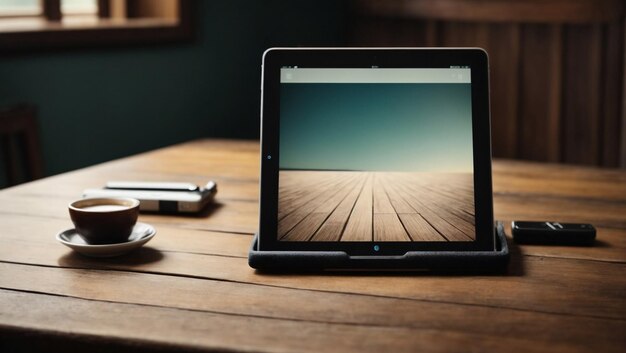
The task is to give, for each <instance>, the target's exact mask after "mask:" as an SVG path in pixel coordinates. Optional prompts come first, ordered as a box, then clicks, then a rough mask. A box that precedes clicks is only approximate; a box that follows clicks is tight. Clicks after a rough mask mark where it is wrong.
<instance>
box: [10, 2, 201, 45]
mask: <svg viewBox="0 0 626 353" xmlns="http://www.w3.org/2000/svg"><path fill="white" fill-rule="evenodd" d="M42 1H43V2H42V4H43V16H39V17H38V18H37V19H33V20H34V21H37V20H38V21H41V22H40V24H39V26H37V28H32V29H31V28H28V29H25V30H15V31H0V52H5V53H11V52H23V51H41V50H49V49H61V48H88V47H102V46H124V45H131V44H155V43H167V42H170V43H171V42H184V41H190V40H191V39H192V38H193V24H192V22H193V21H192V13H193V11H192V6H193V1H191V0H177V1H178V6H179V9H178V18H177V19H176V20H172V19H165V18H137V17H135V16H129V18H126V19H124V20H122V21H120V20H116V21H113V20H111V19H109V17H110V7H109V1H107V0H98V19H94V21H93V23H90V24H81V25H79V26H73V25H68V24H64V23H62V21H61V18H62V14H61V1H60V0H42ZM128 1H133V0H128ZM73 16H74V15H69V16H68V17H70V18H71V17H73ZM32 17H34V16H29V18H32Z"/></svg>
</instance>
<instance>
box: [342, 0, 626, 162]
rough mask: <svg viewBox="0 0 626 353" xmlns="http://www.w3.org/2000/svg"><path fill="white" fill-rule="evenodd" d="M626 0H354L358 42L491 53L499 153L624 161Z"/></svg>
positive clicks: (353, 34) (354, 36) (551, 158)
mask: <svg viewBox="0 0 626 353" xmlns="http://www.w3.org/2000/svg"><path fill="white" fill-rule="evenodd" d="M625 7H626V5H625V2H624V1H623V0H571V1H562V0H385V1H378V0H355V1H352V14H353V16H352V18H353V20H354V21H353V23H352V25H351V28H352V32H351V34H350V36H351V41H352V44H353V45H359V46H478V47H482V48H485V49H486V50H487V52H488V53H489V60H490V68H491V110H492V137H493V153H494V156H495V157H505V158H518V159H529V160H539V161H550V162H567V163H577V164H589V165H601V166H609V167H617V166H621V167H622V168H624V167H626V115H625V114H624V110H625V108H624V81H625V80H624V58H625V51H624V32H625V27H624V12H625Z"/></svg>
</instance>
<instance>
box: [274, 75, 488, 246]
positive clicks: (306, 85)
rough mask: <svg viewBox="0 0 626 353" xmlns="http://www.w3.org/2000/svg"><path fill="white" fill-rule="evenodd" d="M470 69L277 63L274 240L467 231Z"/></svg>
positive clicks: (414, 237) (397, 237) (442, 236)
mask: <svg viewBox="0 0 626 353" xmlns="http://www.w3.org/2000/svg"><path fill="white" fill-rule="evenodd" d="M471 76H472V75H471V70H470V68H469V67H464V66H452V67H449V68H377V67H372V68H298V67H297V66H284V67H282V68H281V69H280V106H279V115H280V122H279V134H278V135H279V154H278V156H279V157H278V158H279V160H278V165H279V172H278V215H277V217H278V220H277V221H278V222H277V225H278V227H277V228H278V229H277V240H279V241H281V242H377V243H378V242H472V241H474V240H475V239H476V230H475V208H474V176H473V171H474V165H473V141H472V87H471V85H472V82H471Z"/></svg>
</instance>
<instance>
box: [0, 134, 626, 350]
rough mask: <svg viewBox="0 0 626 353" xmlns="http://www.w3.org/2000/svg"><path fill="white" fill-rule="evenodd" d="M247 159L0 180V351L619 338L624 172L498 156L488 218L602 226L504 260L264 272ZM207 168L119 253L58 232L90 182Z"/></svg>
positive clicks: (365, 346) (177, 155)
mask: <svg viewBox="0 0 626 353" xmlns="http://www.w3.org/2000/svg"><path fill="white" fill-rule="evenodd" d="M258 167H259V165H258V143H257V142H252V141H224V140H202V141H194V142H190V143H186V144H181V145H177V146H173V147H170V148H165V149H161V150H157V151H153V152H149V153H145V154H141V155H137V156H134V157H129V158H124V159H121V160H117V161H113V162H109V163H104V164H101V165H97V166H94V167H90V168H86V169H82V170H78V171H74V172H70V173H65V174H62V175H58V176H54V177H50V178H46V179H43V180H39V181H36V182H32V183H29V184H25V185H21V186H18V187H14V188H11V189H7V190H4V191H2V192H0V224H1V226H0V332H1V333H0V351H2V352H5V351H7V352H8V351H11V350H12V349H15V348H16V347H17V348H22V349H23V350H24V351H29V350H36V349H41V350H45V351H51V350H54V348H57V349H58V350H61V349H67V348H75V349H78V350H84V351H87V350H91V351H94V349H95V350H96V351H109V350H110V351H113V350H115V349H119V348H124V347H126V348H131V349H133V350H137V349H138V348H143V349H146V350H154V349H163V350H169V349H171V350H173V351H182V350H186V349H190V350H191V349H206V350H228V351H264V352H265V351H267V352H294V351H308V352H326V351H337V352H345V351H360V352H367V351H369V352H430V351H433V352H440V351H449V352H460V351H483V352H498V351H500V352H505V351H506V352H515V351H537V352H547V351H550V352H560V351H572V352H578V351H589V352H624V351H625V350H626V276H625V275H626V271H625V270H626V265H625V263H626V172H623V171H616V170H602V169H594V168H582V167H572V166H562V165H547V164H536V163H524V162H512V161H496V162H494V192H495V196H494V198H495V212H496V217H497V219H500V220H503V221H506V222H507V223H509V222H510V221H511V220H512V219H552V220H560V221H564V222H568V221H572V222H591V223H593V224H595V225H596V227H597V228H598V241H597V244H596V245H595V246H593V247H561V246H550V247H548V246H517V245H515V244H514V243H512V242H510V246H511V248H512V258H511V264H510V269H509V273H508V275H506V276H441V275H437V276H435V275H424V274H422V275H387V274H386V275H352V276H347V275H336V274H335V275H268V274H259V273H255V271H254V270H252V269H251V268H250V267H248V264H247V258H246V256H247V252H248V247H249V245H250V241H251V239H252V234H253V232H254V231H255V230H256V228H257V223H258V220H257V214H258V203H257V201H258V189H257V188H258V186H257V183H258ZM209 178H212V179H214V180H216V181H217V183H218V185H219V192H218V195H217V203H216V204H215V205H214V206H213V207H212V208H211V209H210V210H209V211H208V212H206V213H205V214H204V215H202V216H199V217H182V216H159V215H141V216H140V220H141V221H143V222H148V223H150V224H153V225H154V226H155V227H156V228H157V230H158V234H157V236H156V237H155V238H154V239H153V240H152V241H151V242H150V243H148V244H147V246H146V247H144V248H141V249H139V250H138V251H136V252H134V253H132V254H130V255H126V256H123V257H119V258H114V259H108V260H96V259H90V258H86V257H83V256H81V255H78V254H75V253H73V252H72V251H70V250H69V249H68V248H66V247H64V246H63V245H61V244H59V243H57V242H56V240H55V239H54V235H55V233H56V232H57V231H59V230H61V229H63V228H66V227H69V226H71V223H70V220H69V218H68V214H67V209H66V208H67V204H68V203H69V202H70V201H71V200H73V199H76V198H79V197H80V195H81V191H82V190H83V189H85V188H89V187H99V186H102V185H103V184H104V183H105V182H106V181H107V180H112V179H126V180H133V179H136V180H180V181H190V182H194V183H203V182H206V181H207V179H209ZM507 231H510V229H508V230H507Z"/></svg>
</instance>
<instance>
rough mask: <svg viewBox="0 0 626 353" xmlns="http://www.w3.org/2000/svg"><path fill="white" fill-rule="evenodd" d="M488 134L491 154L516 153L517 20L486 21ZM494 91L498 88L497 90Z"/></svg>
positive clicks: (517, 115) (518, 41)
mask: <svg viewBox="0 0 626 353" xmlns="http://www.w3.org/2000/svg"><path fill="white" fill-rule="evenodd" d="M488 36H489V39H488V47H487V48H485V49H486V50H487V52H488V53H489V62H490V67H491V71H490V73H489V76H490V83H491V87H490V88H491V92H494V93H493V94H492V97H491V134H492V136H494V138H493V142H492V144H493V153H494V156H495V157H505V156H506V157H515V156H517V155H518V152H517V151H518V147H517V144H518V142H517V141H518V130H517V128H518V125H519V124H518V119H519V114H518V109H519V98H518V95H517V91H518V87H519V77H520V67H519V60H520V58H519V55H520V47H521V45H520V39H521V30H520V25H518V24H490V25H489V33H488ZM495 92H498V93H497V94H496V93H495Z"/></svg>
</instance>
